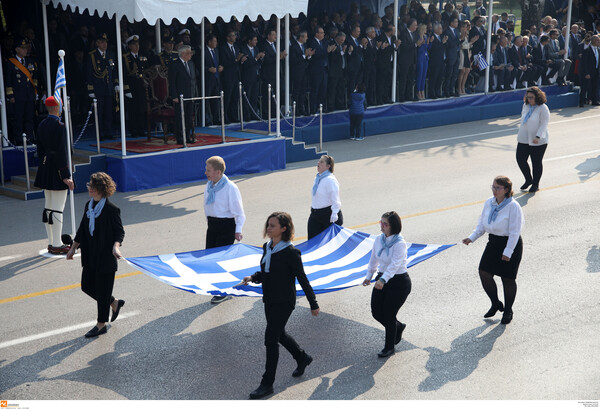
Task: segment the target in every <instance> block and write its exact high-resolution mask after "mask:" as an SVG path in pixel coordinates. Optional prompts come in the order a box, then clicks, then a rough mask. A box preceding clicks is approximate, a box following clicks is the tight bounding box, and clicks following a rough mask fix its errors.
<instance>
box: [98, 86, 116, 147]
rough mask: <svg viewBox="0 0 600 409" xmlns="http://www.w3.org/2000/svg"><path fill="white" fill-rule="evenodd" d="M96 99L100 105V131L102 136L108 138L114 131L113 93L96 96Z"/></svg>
mask: <svg viewBox="0 0 600 409" xmlns="http://www.w3.org/2000/svg"><path fill="white" fill-rule="evenodd" d="M96 100H97V101H96V104H97V105H98V132H99V133H100V137H101V138H106V137H107V136H108V135H109V133H110V132H111V131H112V113H113V110H112V101H113V97H112V96H111V95H107V96H104V97H99V96H96Z"/></svg>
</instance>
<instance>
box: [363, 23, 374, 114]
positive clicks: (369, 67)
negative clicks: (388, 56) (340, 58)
mask: <svg viewBox="0 0 600 409" xmlns="http://www.w3.org/2000/svg"><path fill="white" fill-rule="evenodd" d="M366 34H367V37H366V38H365V40H366V44H365V46H364V52H363V63H364V64H363V82H364V84H365V87H366V89H367V91H366V92H367V103H368V104H369V105H376V104H377V79H376V75H377V68H376V64H377V51H378V49H377V40H376V33H375V27H367V29H366Z"/></svg>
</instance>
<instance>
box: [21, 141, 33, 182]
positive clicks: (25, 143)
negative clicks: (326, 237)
mask: <svg viewBox="0 0 600 409" xmlns="http://www.w3.org/2000/svg"><path fill="white" fill-rule="evenodd" d="M23 153H24V155H25V179H26V180H27V191H28V192H29V191H30V190H31V182H29V158H28V155H27V134H25V133H24V134H23Z"/></svg>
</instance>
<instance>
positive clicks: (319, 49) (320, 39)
mask: <svg viewBox="0 0 600 409" xmlns="http://www.w3.org/2000/svg"><path fill="white" fill-rule="evenodd" d="M324 39H325V30H323V27H321V26H317V27H316V28H315V35H314V37H313V38H311V39H310V40H308V48H310V49H312V50H314V54H313V56H312V58H311V59H310V61H309V64H308V77H309V81H310V113H311V114H314V113H316V112H318V111H319V105H323V107H325V97H326V93H327V69H328V64H329V62H328V54H329V52H331V51H333V48H334V47H335V46H333V45H329V46H328V45H327V44H326V43H325V41H324Z"/></svg>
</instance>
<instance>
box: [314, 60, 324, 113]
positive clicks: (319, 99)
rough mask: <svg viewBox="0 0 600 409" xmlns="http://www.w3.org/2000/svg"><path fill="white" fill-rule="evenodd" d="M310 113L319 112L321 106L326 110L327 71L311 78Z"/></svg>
mask: <svg viewBox="0 0 600 409" xmlns="http://www.w3.org/2000/svg"><path fill="white" fill-rule="evenodd" d="M310 81H311V82H310V113H311V114H315V113H317V112H319V105H323V108H325V97H326V96H327V70H324V71H323V72H320V73H318V74H317V75H314V76H311V77H310Z"/></svg>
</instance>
